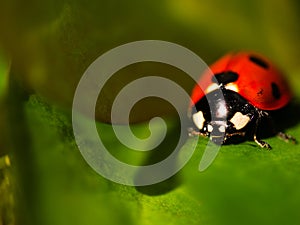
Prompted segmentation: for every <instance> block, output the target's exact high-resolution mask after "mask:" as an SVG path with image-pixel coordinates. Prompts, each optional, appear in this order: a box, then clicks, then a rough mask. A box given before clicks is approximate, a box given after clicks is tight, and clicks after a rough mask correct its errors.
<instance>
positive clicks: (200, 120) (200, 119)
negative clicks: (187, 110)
mask: <svg viewBox="0 0 300 225" xmlns="http://www.w3.org/2000/svg"><path fill="white" fill-rule="evenodd" d="M193 121H194V123H195V125H196V126H197V127H198V129H199V130H201V129H202V128H203V125H204V122H205V118H204V116H203V112H202V111H199V112H197V113H195V114H193Z"/></svg>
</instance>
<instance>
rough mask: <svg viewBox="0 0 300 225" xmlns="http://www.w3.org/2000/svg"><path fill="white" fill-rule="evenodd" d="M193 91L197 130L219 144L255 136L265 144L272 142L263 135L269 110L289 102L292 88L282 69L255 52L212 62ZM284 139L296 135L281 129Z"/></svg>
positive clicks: (194, 132) (192, 116) (263, 145)
mask: <svg viewBox="0 0 300 225" xmlns="http://www.w3.org/2000/svg"><path fill="white" fill-rule="evenodd" d="M210 69H211V71H212V73H211V72H206V73H204V74H203V75H202V76H201V78H200V80H199V82H198V83H199V86H201V88H200V87H199V86H198V85H197V86H196V87H195V88H194V90H193V92H192V96H191V98H192V105H194V106H195V107H194V111H193V112H191V118H192V120H193V122H194V124H195V126H196V127H197V129H198V131H195V130H194V131H193V132H192V134H200V135H204V136H210V138H211V140H212V141H213V142H215V143H217V144H226V143H232V142H240V141H243V140H247V139H252V140H254V141H255V142H256V143H257V144H258V145H259V146H261V147H262V148H267V149H271V146H270V145H269V144H268V143H266V142H264V141H262V140H261V139H260V131H261V130H262V128H263V127H266V126H268V124H270V123H269V122H270V113H271V112H272V111H275V110H278V109H281V108H283V107H284V106H286V105H287V104H288V103H289V102H290V100H291V91H290V89H289V87H288V85H287V82H286V81H285V80H284V78H283V76H282V74H281V73H280V71H279V70H278V69H277V68H276V67H275V66H274V65H273V64H272V63H271V62H270V61H269V60H268V59H267V58H265V57H263V56H261V55H259V54H257V53H254V52H238V53H229V54H227V55H225V56H223V57H222V58H221V59H219V60H218V61H217V62H215V63H214V64H212V65H211V67H210ZM278 135H279V136H280V137H281V138H283V139H285V140H292V141H293V142H295V139H294V138H293V137H291V136H290V135H286V134H284V133H282V132H279V133H278Z"/></svg>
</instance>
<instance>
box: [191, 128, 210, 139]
mask: <svg viewBox="0 0 300 225" xmlns="http://www.w3.org/2000/svg"><path fill="white" fill-rule="evenodd" d="M188 134H189V136H190V137H195V136H203V137H207V134H204V133H201V132H200V131H196V130H195V129H194V128H192V127H190V128H188Z"/></svg>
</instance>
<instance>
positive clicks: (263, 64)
mask: <svg viewBox="0 0 300 225" xmlns="http://www.w3.org/2000/svg"><path fill="white" fill-rule="evenodd" d="M249 60H250V61H251V62H253V63H255V64H256V65H258V66H260V67H262V68H264V69H268V68H269V65H268V63H266V62H265V61H264V60H262V59H261V58H259V57H257V56H253V55H250V56H249Z"/></svg>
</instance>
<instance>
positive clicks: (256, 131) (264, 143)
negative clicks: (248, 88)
mask: <svg viewBox="0 0 300 225" xmlns="http://www.w3.org/2000/svg"><path fill="white" fill-rule="evenodd" d="M262 116H268V114H267V113H266V112H263V111H260V110H258V118H257V119H256V123H255V129H254V134H253V140H254V141H255V143H256V144H258V145H259V146H260V147H261V148H266V149H268V150H271V149H272V147H271V145H269V144H268V143H267V142H265V141H263V140H261V139H260V138H258V127H259V125H260V123H261V118H262Z"/></svg>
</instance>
